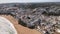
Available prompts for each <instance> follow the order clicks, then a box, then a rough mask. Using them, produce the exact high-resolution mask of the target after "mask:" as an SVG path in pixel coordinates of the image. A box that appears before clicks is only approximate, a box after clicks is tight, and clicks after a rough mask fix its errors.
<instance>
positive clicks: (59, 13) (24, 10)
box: [0, 3, 60, 34]
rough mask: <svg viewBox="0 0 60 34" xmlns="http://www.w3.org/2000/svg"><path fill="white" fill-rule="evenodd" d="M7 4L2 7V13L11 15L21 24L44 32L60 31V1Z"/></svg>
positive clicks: (48, 33)
mask: <svg viewBox="0 0 60 34" xmlns="http://www.w3.org/2000/svg"><path fill="white" fill-rule="evenodd" d="M7 5H8V6H7ZM7 5H3V6H2V7H1V8H0V14H3V15H4V14H6V15H11V16H13V17H14V18H16V19H17V20H18V22H20V23H19V24H21V25H23V26H25V27H28V28H32V29H36V30H38V31H41V32H42V34H55V32H58V33H60V32H59V31H60V5H59V4H58V3H47V4H46V3H40V4H39V3H37V4H23V5H22V4H10V5H9V4H7ZM34 5H35V6H34Z"/></svg>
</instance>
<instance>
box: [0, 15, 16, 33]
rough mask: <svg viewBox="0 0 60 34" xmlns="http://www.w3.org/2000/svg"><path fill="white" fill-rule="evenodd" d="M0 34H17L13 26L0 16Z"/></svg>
mask: <svg viewBox="0 0 60 34" xmlns="http://www.w3.org/2000/svg"><path fill="white" fill-rule="evenodd" d="M0 34H17V32H16V30H15V28H14V26H13V24H12V23H11V22H10V21H9V20H7V19H6V18H4V17H1V16H0Z"/></svg>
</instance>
